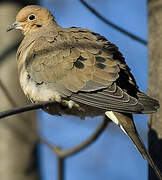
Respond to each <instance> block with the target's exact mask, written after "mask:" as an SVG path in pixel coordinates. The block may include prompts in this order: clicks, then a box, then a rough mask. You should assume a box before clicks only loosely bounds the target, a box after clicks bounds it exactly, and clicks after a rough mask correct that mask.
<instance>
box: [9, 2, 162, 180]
mask: <svg viewBox="0 0 162 180" xmlns="http://www.w3.org/2000/svg"><path fill="white" fill-rule="evenodd" d="M12 29H20V30H22V32H23V34H24V36H25V37H24V39H23V41H22V42H21V44H20V46H19V48H18V51H17V64H18V71H19V77H20V84H21V87H22V89H23V91H24V93H25V94H26V96H27V97H28V98H29V99H30V100H31V101H32V102H33V103H35V102H43V101H55V102H57V104H58V105H57V106H54V107H53V106H51V107H48V108H47V109H45V110H46V111H47V112H48V113H52V114H72V115H76V116H80V117H82V118H83V117H85V116H96V115H103V116H105V117H108V118H109V119H111V120H112V121H113V122H115V123H116V124H117V125H118V126H119V127H120V128H121V129H122V130H123V131H124V133H125V134H126V135H128V136H129V137H130V139H131V140H132V141H133V143H134V144H135V146H136V147H137V149H138V150H139V152H140V153H141V154H142V156H143V157H144V158H146V159H147V161H148V162H149V164H150V165H151V166H152V168H153V169H154V171H155V173H156V175H157V176H158V177H159V179H160V180H162V175H161V173H160V170H159V169H158V167H157V166H156V165H155V164H154V162H153V160H152V158H151V157H150V155H149V154H148V152H147V150H146V148H145V146H144V144H143V142H142V141H141V140H140V138H139V135H138V133H137V130H136V127H135V125H134V122H133V118H132V113H153V112H156V111H157V109H158V108H159V103H158V101H157V100H155V99H153V98H151V97H149V96H148V95H146V94H144V93H143V92H141V91H140V90H139V88H138V86H137V85H136V82H135V79H134V77H133V75H132V74H131V72H130V69H129V67H128V66H127V65H126V62H125V59H124V57H123V56H122V54H121V53H120V52H119V50H118V48H117V47H116V46H115V45H114V44H112V43H110V42H109V41H108V40H107V39H106V38H105V37H103V36H101V35H99V34H97V33H94V32H92V31H90V30H88V29H84V28H76V27H71V28H62V27H60V26H59V25H58V24H57V23H56V21H55V20H54V16H53V15H52V14H51V13H50V11H49V10H47V9H45V8H43V7H41V6H37V5H31V6H27V7H24V8H23V9H21V10H20V12H19V13H18V14H17V16H16V21H15V23H14V24H13V25H11V26H10V27H9V28H8V31H9V30H12Z"/></svg>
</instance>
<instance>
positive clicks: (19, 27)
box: [7, 21, 21, 32]
mask: <svg viewBox="0 0 162 180" xmlns="http://www.w3.org/2000/svg"><path fill="white" fill-rule="evenodd" d="M13 29H21V26H20V23H19V22H17V21H15V22H14V23H13V24H12V25H11V26H10V27H9V28H8V29H7V32H8V31H11V30H13Z"/></svg>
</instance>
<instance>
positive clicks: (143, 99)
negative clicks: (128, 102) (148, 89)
mask: <svg viewBox="0 0 162 180" xmlns="http://www.w3.org/2000/svg"><path fill="white" fill-rule="evenodd" d="M137 96H138V102H139V103H140V104H142V105H143V107H144V109H143V110H142V113H144V114H150V113H154V112H156V111H157V109H159V107H160V104H159V102H158V101H157V100H156V99H153V98H152V97H150V96H148V95H146V94H144V93H142V92H138V93H137Z"/></svg>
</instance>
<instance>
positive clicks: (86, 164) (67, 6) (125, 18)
mask: <svg viewBox="0 0 162 180" xmlns="http://www.w3.org/2000/svg"><path fill="white" fill-rule="evenodd" d="M86 2H88V3H89V4H90V5H91V6H92V7H94V8H95V9H96V10H97V11H98V12H100V13H101V14H102V15H103V16H104V17H106V18H107V19H109V20H111V21H112V22H114V23H115V24H117V25H119V26H120V27H122V28H124V29H126V30H128V31H130V32H132V33H134V34H135V35H138V36H140V37H141V38H143V39H145V40H147V12H146V5H147V4H146V0H143V1H141V0H136V1H130V0H122V1H121V0H87V1H86ZM41 5H43V6H44V7H46V8H48V9H49V10H51V12H52V13H53V14H54V15H55V18H56V21H57V22H58V24H60V25H61V26H63V27H70V26H78V27H85V28H88V29H90V30H92V31H94V32H97V33H99V34H102V35H104V36H105V37H106V38H107V39H108V40H109V41H111V42H113V43H115V44H116V45H117V46H118V47H119V50H120V51H121V52H122V54H123V55H124V57H125V59H126V62H127V64H128V65H129V67H130V68H131V70H132V73H133V75H134V76H135V78H136V80H137V84H138V85H139V87H140V89H141V90H143V91H146V90H147V47H146V46H144V45H142V44H140V43H138V42H136V41H134V40H132V39H130V38H129V37H127V36H125V35H123V34H121V33H120V32H118V31H116V30H115V29H113V28H111V27H109V26H107V25H106V24H104V23H103V22H102V21H101V20H99V19H98V18H96V17H95V16H94V15H93V14H92V13H91V12H90V11H88V10H87V9H86V8H85V7H84V6H83V5H82V4H81V3H80V2H79V1H78V0H46V1H45V0H42V1H41ZM38 116H39V120H38V121H39V130H40V134H41V135H42V136H43V137H44V138H45V139H47V140H48V141H49V142H50V143H54V144H57V145H58V146H61V147H62V148H70V147H73V146H74V145H77V144H79V143H80V142H82V141H83V140H85V139H86V138H87V137H89V136H90V135H91V134H92V133H93V132H94V130H95V129H96V127H97V126H98V125H99V124H100V123H101V117H96V118H87V119H86V120H80V119H79V118H76V117H73V116H62V117H55V116H51V115H48V114H47V113H44V112H42V111H41V112H40V113H39V115H38ZM134 119H135V123H136V125H137V129H138V131H139V133H140V135H141V137H142V139H143V140H144V142H145V144H147V122H146V119H147V116H146V115H135V116H134ZM39 157H40V167H41V176H42V180H57V164H56V156H55V155H54V154H53V153H52V152H51V151H50V150H49V149H48V148H47V147H46V146H45V145H40V147H39ZM65 177H66V180H76V179H77V180H98V179H102V180H107V179H109V180H119V179H120V180H137V179H146V177H147V162H146V161H145V160H144V159H143V158H142V157H141V155H140V154H139V153H138V152H137V150H136V148H135V147H134V145H133V144H132V142H131V141H130V139H129V138H128V137H127V136H126V135H125V134H124V133H123V132H122V131H121V130H120V129H119V128H118V127H117V126H116V125H115V124H113V123H110V124H109V126H108V128H107V129H106V130H105V131H104V133H103V134H102V135H101V136H100V137H99V139H98V140H97V141H96V142H95V143H93V144H92V145H91V146H89V147H88V148H86V149H84V150H83V151H81V152H80V153H79V154H76V155H74V156H72V157H69V158H67V159H66V172H65Z"/></svg>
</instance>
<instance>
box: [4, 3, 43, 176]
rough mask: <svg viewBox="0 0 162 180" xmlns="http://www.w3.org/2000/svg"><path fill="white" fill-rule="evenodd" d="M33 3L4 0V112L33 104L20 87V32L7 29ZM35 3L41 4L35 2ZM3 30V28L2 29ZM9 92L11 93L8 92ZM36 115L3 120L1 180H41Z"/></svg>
mask: <svg viewBox="0 0 162 180" xmlns="http://www.w3.org/2000/svg"><path fill="white" fill-rule="evenodd" d="M28 3H29V1H23V0H17V1H16V2H15V1H14V0H13V1H7V0H5V1H3V0H0V22H1V28H0V39H1V46H0V77H1V79H0V97H1V106H0V111H4V110H6V109H9V108H12V107H13V106H14V107H15V106H16V105H21V104H27V103H29V102H28V100H27V99H26V97H25V96H24V94H23V92H22V91H21V88H20V86H19V81H18V75H17V65H16V57H15V54H16V50H17V47H18V45H19V42H20V39H21V37H20V35H19V34H20V33H17V32H13V33H10V34H6V28H7V27H8V26H9V25H10V24H11V23H13V21H14V20H15V15H16V14H17V12H18V11H19V9H20V8H22V7H23V6H25V5H27V4H28ZM31 3H34V4H36V3H38V1H36V0H35V1H34V0H33V1H32V2H31ZM2 27H3V28H2ZM7 90H8V91H7ZM35 119H36V113H35V112H31V113H28V115H24V116H23V117H22V116H18V115H17V116H13V117H11V118H6V119H5V121H1V125H0V159H1V161H0V179H2V180H11V179H12V180H37V179H40V175H39V170H38V159H37V157H38V156H37V141H38V140H37V138H36V136H34V135H33V134H32V133H31V131H32V129H35V130H36V129H37V124H36V121H35Z"/></svg>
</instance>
